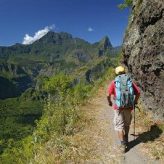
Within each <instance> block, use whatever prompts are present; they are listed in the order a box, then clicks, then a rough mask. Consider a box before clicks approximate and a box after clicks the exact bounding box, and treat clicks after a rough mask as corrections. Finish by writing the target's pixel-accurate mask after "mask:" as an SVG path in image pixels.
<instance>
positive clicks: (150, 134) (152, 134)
mask: <svg viewBox="0 0 164 164" xmlns="http://www.w3.org/2000/svg"><path fill="white" fill-rule="evenodd" d="M161 134H162V130H161V129H160V128H159V127H158V126H157V125H156V124H154V125H152V126H151V128H150V130H149V131H147V132H143V133H141V134H139V135H138V136H137V138H136V139H135V140H132V141H130V142H129V146H128V147H129V148H128V150H127V151H129V150H130V149H132V148H133V147H134V146H136V145H138V144H140V143H147V142H148V141H154V140H155V139H156V138H158V137H159V136H160V135H161Z"/></svg>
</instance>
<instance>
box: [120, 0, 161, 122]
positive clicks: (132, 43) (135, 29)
mask: <svg viewBox="0 0 164 164" xmlns="http://www.w3.org/2000/svg"><path fill="white" fill-rule="evenodd" d="M122 51H123V57H124V58H123V62H124V64H125V65H126V66H127V68H128V70H129V72H130V73H131V74H132V75H133V76H134V79H135V80H136V81H137V83H138V84H139V86H140V87H141V91H142V92H141V101H142V104H143V106H144V108H145V109H148V110H151V111H153V113H154V117H155V118H156V119H159V118H160V119H162V120H163V119H164V1H163V0H133V6H132V14H131V17H130V20H129V25H128V28H127V31H126V34H125V37H124V41H123V48H122Z"/></svg>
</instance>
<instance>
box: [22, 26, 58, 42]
mask: <svg viewBox="0 0 164 164" xmlns="http://www.w3.org/2000/svg"><path fill="white" fill-rule="evenodd" d="M53 28H55V25H52V26H46V27H45V28H44V29H41V30H39V31H37V32H36V33H35V35H34V36H30V35H29V34H26V35H25V36H24V38H23V42H22V44H32V43H33V42H35V41H36V40H38V39H40V38H41V37H43V36H44V35H46V34H47V33H48V32H49V31H50V30H52V29H53Z"/></svg>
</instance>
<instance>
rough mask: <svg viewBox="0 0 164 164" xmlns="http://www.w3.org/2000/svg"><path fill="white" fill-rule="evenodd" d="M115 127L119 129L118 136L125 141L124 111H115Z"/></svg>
mask: <svg viewBox="0 0 164 164" xmlns="http://www.w3.org/2000/svg"><path fill="white" fill-rule="evenodd" d="M114 112H115V113H114V114H115V115H114V129H115V131H117V135H118V138H119V140H120V141H121V142H123V141H124V135H125V131H124V120H123V113H122V111H118V110H116V111H114Z"/></svg>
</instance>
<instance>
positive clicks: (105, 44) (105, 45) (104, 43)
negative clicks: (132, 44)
mask: <svg viewBox="0 0 164 164" xmlns="http://www.w3.org/2000/svg"><path fill="white" fill-rule="evenodd" d="M99 45H100V46H101V47H102V48H103V49H105V50H106V49H107V48H112V44H111V42H110V39H109V37H108V36H104V37H103V38H102V39H101V40H100V42H99Z"/></svg>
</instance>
